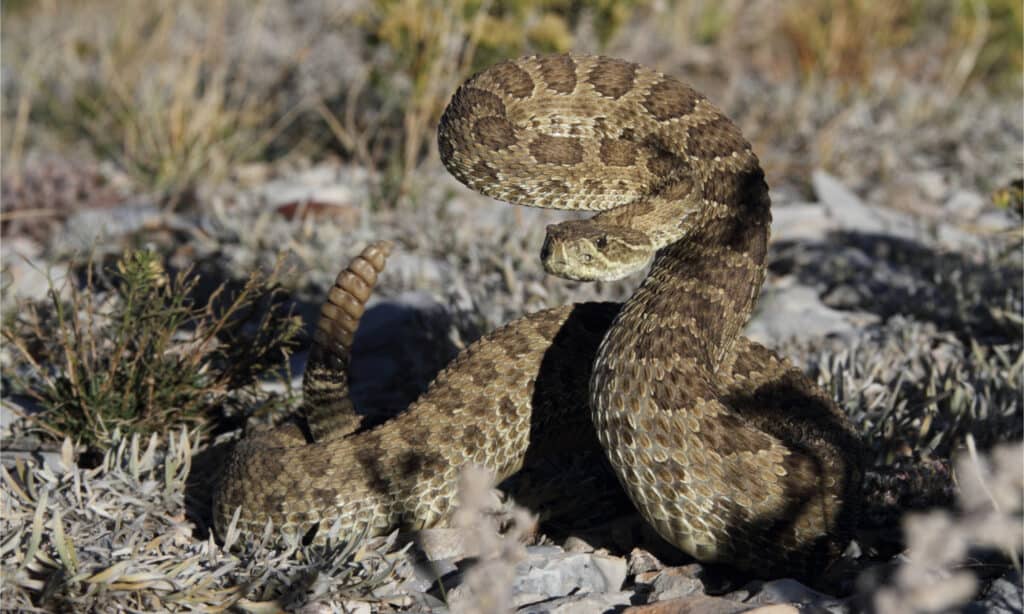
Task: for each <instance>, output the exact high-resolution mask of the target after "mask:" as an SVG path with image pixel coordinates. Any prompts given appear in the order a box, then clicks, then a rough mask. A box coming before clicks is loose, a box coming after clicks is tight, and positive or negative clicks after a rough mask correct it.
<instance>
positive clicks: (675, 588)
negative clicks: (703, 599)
mask: <svg viewBox="0 0 1024 614" xmlns="http://www.w3.org/2000/svg"><path fill="white" fill-rule="evenodd" d="M700 569H701V567H700V565H697V564H691V565H684V566H682V567H670V568H668V569H663V570H661V571H658V572H645V573H641V574H638V575H637V576H636V586H637V591H638V592H643V593H648V597H647V601H648V602H655V601H665V600H668V599H674V598H676V597H685V596H687V595H694V594H698V593H703V592H704V583H703V582H701V580H700V579H699V578H697V572H699V571H700Z"/></svg>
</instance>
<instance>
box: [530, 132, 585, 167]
mask: <svg viewBox="0 0 1024 614" xmlns="http://www.w3.org/2000/svg"><path fill="white" fill-rule="evenodd" d="M530 154H531V155H532V156H533V159H534V160H536V161H537V162H540V163H542V164H578V163H579V162H581V161H582V160H583V145H581V144H580V142H579V139H575V138H572V137H568V136H548V135H546V134H542V135H540V136H538V137H537V138H536V139H534V140H533V142H532V143H530Z"/></svg>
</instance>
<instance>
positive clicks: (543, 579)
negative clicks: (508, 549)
mask: <svg viewBox="0 0 1024 614" xmlns="http://www.w3.org/2000/svg"><path fill="white" fill-rule="evenodd" d="M527 552H528V555H527V557H526V559H525V560H523V561H521V562H520V563H518V564H517V565H516V578H515V580H514V581H513V584H512V592H513V601H514V602H515V603H516V605H525V604H528V603H533V602H537V601H542V600H544V599H550V598H552V597H564V596H566V595H569V594H580V595H582V594H587V593H607V592H609V591H618V590H619V589H620V588H622V584H623V583H624V582H625V581H626V560H625V559H622V558H618V557H611V556H604V555H600V554H582V553H567V552H562V551H561V549H553V548H545V547H539V548H538V547H531V548H528V549H527Z"/></svg>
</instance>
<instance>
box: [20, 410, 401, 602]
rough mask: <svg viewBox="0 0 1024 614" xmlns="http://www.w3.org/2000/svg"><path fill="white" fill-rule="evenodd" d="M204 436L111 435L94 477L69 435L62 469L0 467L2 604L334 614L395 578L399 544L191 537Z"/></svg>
mask: <svg viewBox="0 0 1024 614" xmlns="http://www.w3.org/2000/svg"><path fill="white" fill-rule="evenodd" d="M201 440H202V434H201V433H200V431H199V430H198V429H193V430H190V431H189V430H186V429H184V428H183V429H181V430H180V431H178V432H177V433H175V434H173V435H170V436H168V437H166V438H160V437H157V436H156V435H153V436H151V437H150V438H149V439H148V443H147V441H146V439H144V438H142V437H140V436H139V435H138V434H135V435H131V436H127V435H125V434H123V433H121V432H115V433H114V434H113V435H112V437H111V447H110V448H109V449H108V450H107V451H106V452H105V453H104V455H103V457H102V459H101V460H100V462H99V463H98V464H97V466H96V467H94V468H92V469H82V468H80V467H78V466H77V465H76V464H75V462H74V456H73V452H72V449H73V446H72V444H71V441H70V439H68V440H65V442H64V445H63V448H62V453H61V459H60V465H61V466H59V467H55V468H53V469H51V468H49V467H47V466H45V465H43V466H39V465H36V464H35V463H34V462H31V463H22V462H19V463H18V464H17V465H16V466H15V467H14V468H12V469H10V470H8V469H7V468H0V509H2V510H3V514H0V530H2V532H3V535H4V542H3V544H2V545H0V554H2V557H0V559H2V561H3V563H2V572H3V573H2V574H0V578H2V582H0V586H2V588H0V590H2V594H3V601H4V606H5V607H6V608H13V609H17V610H19V611H30V610H31V611H37V610H38V609H45V610H49V611H64V612H85V611H123V610H128V611H194V610H201V611H221V610H224V609H227V608H230V607H235V608H238V609H241V610H243V611H249V612H270V611H273V612H278V611H283V608H287V609H288V610H289V611H291V610H294V609H298V608H300V607H302V606H303V605H305V604H308V603H329V604H333V606H332V607H334V608H335V609H336V610H337V609H343V608H344V607H345V606H344V605H343V604H344V603H345V601H346V600H348V599H351V598H357V597H365V596H367V595H370V594H371V593H372V592H373V591H374V590H375V589H377V588H379V587H381V586H384V585H386V584H387V582H388V581H390V579H391V577H392V575H393V572H394V571H395V568H396V566H397V564H398V563H399V562H401V557H402V553H401V551H398V552H391V553H386V551H387V550H393V547H392V546H393V540H391V541H388V540H383V541H381V542H380V543H377V544H376V545H372V544H363V545H361V546H360V545H358V544H352V545H349V546H342V545H339V544H337V543H334V544H330V545H328V546H323V547H316V546H303V545H301V544H299V543H290V544H281V543H279V539H278V536H277V535H276V534H275V533H274V531H273V529H272V527H269V526H268V528H267V531H266V532H264V534H263V536H262V537H261V536H258V535H257V536H252V538H251V539H249V540H247V543H246V544H245V545H244V546H243V547H240V548H238V547H235V543H236V541H237V538H238V535H237V533H233V532H230V531H229V534H228V535H227V536H226V537H225V544H224V545H223V546H218V545H217V543H216V542H215V541H214V540H213V538H212V537H211V538H209V539H206V540H201V539H195V538H194V537H193V535H192V532H193V527H192V524H191V522H189V518H188V516H187V515H186V513H187V510H186V483H187V482H188V479H189V473H190V471H191V470H192V459H193V454H194V453H195V452H196V451H197V449H198V448H199V447H200V446H201ZM83 491H84V492H85V493H87V495H85V496H83ZM357 546H359V547H357ZM232 549H236V550H238V552H237V553H234V554H233V553H232V552H231V551H230V550H232Z"/></svg>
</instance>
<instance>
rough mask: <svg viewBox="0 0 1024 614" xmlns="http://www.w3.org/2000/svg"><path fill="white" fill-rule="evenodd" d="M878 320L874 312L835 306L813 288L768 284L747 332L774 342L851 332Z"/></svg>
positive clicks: (756, 339) (751, 335) (760, 338)
mask: <svg viewBox="0 0 1024 614" xmlns="http://www.w3.org/2000/svg"><path fill="white" fill-rule="evenodd" d="M877 321H878V316H876V315H874V314H869V313H862V312H850V311H838V310H835V309H832V308H830V307H828V306H826V305H825V304H824V303H822V302H821V299H820V298H818V293H817V291H815V290H814V289H813V288H810V287H807V286H803V285H799V284H795V283H793V284H792V285H788V286H775V287H766V288H765V290H764V292H762V294H761V300H760V302H759V303H758V307H757V312H756V313H755V314H754V317H753V318H751V321H750V324H749V325H748V326H747V328H746V332H745V334H746V335H747V336H748V337H750V338H751V339H752V340H754V341H757V342H759V343H765V344H768V345H773V344H775V343H778V342H780V341H785V340H788V339H814V338H821V337H825V336H827V335H845V334H851V333H853V332H855V331H857V330H860V329H862V328H863V327H864V326H866V325H868V324H871V323H874V322H877Z"/></svg>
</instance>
